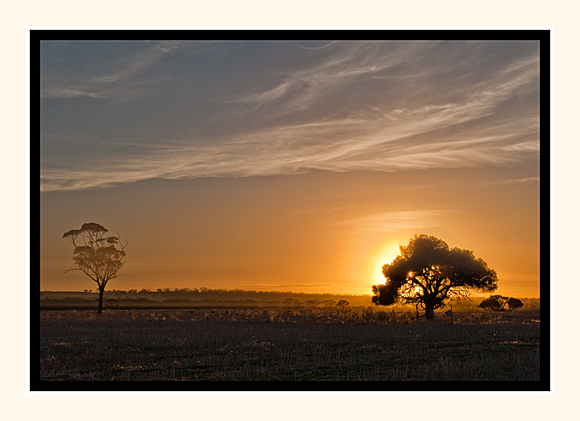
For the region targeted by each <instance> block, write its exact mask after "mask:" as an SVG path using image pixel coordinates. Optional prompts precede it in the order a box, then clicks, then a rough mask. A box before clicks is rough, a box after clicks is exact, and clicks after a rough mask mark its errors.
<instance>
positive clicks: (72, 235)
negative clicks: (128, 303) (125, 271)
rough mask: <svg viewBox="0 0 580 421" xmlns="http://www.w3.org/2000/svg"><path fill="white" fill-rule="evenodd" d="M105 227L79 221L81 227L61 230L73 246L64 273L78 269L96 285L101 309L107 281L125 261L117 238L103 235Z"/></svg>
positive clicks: (123, 249) (101, 308)
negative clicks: (70, 264) (71, 259)
mask: <svg viewBox="0 0 580 421" xmlns="http://www.w3.org/2000/svg"><path fill="white" fill-rule="evenodd" d="M107 232H108V230H107V229H106V228H105V227H103V226H102V225H100V224H97V223H94V222H90V223H86V224H83V226H82V227H81V229H78V230H77V229H73V230H70V231H67V232H65V233H64V235H63V238H66V239H67V240H68V241H70V242H71V243H72V245H73V246H74V251H73V262H74V263H73V265H72V267H71V268H70V269H67V270H66V271H65V272H64V273H67V272H69V271H72V270H80V271H81V272H83V273H84V274H85V275H87V276H88V277H89V278H91V279H92V280H93V281H95V282H96V283H97V285H98V286H99V308H98V310H97V313H102V312H103V294H104V292H105V287H106V286H107V282H109V281H110V280H111V279H114V278H116V277H117V276H120V275H117V273H118V272H119V269H121V268H122V267H123V265H124V264H125V247H127V243H126V242H125V244H121V243H120V240H119V237H114V236H111V237H106V236H105V234H106V233H107Z"/></svg>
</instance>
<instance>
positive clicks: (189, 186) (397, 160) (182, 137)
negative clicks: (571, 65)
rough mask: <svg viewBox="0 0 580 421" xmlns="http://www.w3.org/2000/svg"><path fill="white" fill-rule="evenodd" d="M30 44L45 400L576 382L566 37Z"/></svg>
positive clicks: (49, 38) (547, 387)
mask: <svg viewBox="0 0 580 421" xmlns="http://www.w3.org/2000/svg"><path fill="white" fill-rule="evenodd" d="M29 41H30V44H29V49H30V124H31V128H30V134H31V138H32V139H34V137H35V135H36V134H38V136H39V139H40V142H39V156H40V162H39V163H37V162H36V154H34V153H33V154H32V157H33V158H31V163H30V167H31V169H32V173H31V176H30V180H31V188H30V190H31V192H34V190H35V189H36V180H39V181H40V183H39V184H40V186H39V187H40V208H39V211H40V227H39V228H40V244H39V250H40V274H39V275H40V277H39V279H40V281H39V284H38V285H37V284H36V282H35V281H34V279H35V278H34V277H33V276H31V285H30V291H31V294H30V308H31V314H30V319H31V326H30V329H31V335H30V379H29V382H30V391H31V392H43V391H50V392H65V393H66V392H80V391H87V392H90V391H100V392H103V391H105V392H106V391H111V392H135V391H152V392H353V393H356V392H361V393H362V392H385V393H386V392H420V393H423V392H433V391H438V392H449V393H453V392H474V393H475V392H508V391H512V392H524V393H525V392H550V391H551V374H552V373H551V368H550V367H551V332H550V319H551V317H550V316H551V309H550V291H551V284H552V280H551V278H550V247H551V243H550V192H551V190H550V189H551V187H550V170H551V152H550V148H551V137H550V124H551V121H550V115H551V102H550V98H551V83H550V81H551V75H550V64H551V58H550V54H551V52H550V48H551V47H550V46H551V30H550V29H541V28H540V29H452V28H447V29H429V30H426V29H425V30H421V29H392V30H390V29H360V28H344V29H298V28H297V29H290V28H287V29H279V30H271V29H270V30H266V29H259V28H256V29H203V30H201V29H199V30H198V29H192V30H171V29H154V28H152V29H150V30H107V29H102V30H97V29H87V30H82V29H70V30H67V29H54V30H51V29H31V30H30V32H29ZM37 75H39V76H40V77H39V78H38V79H37ZM36 81H39V83H37V82H36ZM31 145H32V146H31V148H32V151H33V152H34V150H35V148H36V143H35V142H32V143H31ZM38 164H40V165H38ZM36 168H39V169H40V171H39V173H40V174H37V173H36ZM37 177H39V178H37ZM34 212H36V209H35V208H33V209H31V215H33V214H34ZM31 232H33V233H35V232H36V230H31ZM33 240H34V241H33ZM31 244H32V248H31V264H32V263H34V265H35V264H36V263H35V258H34V251H35V250H36V248H35V246H34V245H35V244H36V238H34V239H31ZM34 267H35V266H34ZM32 274H34V271H32ZM540 298H542V300H541V303H540Z"/></svg>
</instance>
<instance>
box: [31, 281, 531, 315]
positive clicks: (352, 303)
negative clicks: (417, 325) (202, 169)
mask: <svg viewBox="0 0 580 421" xmlns="http://www.w3.org/2000/svg"><path fill="white" fill-rule="evenodd" d="M97 296H98V294H97V292H95V291H91V290H85V291H83V292H76V291H41V292H40V307H41V308H46V309H49V308H92V307H93V306H94V305H95V303H96V300H97ZM483 299H484V297H474V298H473V299H472V300H471V301H468V300H464V301H461V302H456V303H452V305H453V308H454V309H455V310H457V311H469V310H475V309H477V306H478V305H479V303H480V302H481V301H482V300H483ZM520 300H521V301H522V302H523V303H524V307H523V309H525V310H532V309H539V308H540V300H539V299H538V298H520ZM104 306H105V308H203V307H207V308H209V307H215V308H219V307H222V308H226V307H248V308H255V307H268V308H274V307H285V308H300V307H327V308H328V307H336V308H355V307H369V306H373V307H375V306H374V305H373V304H372V302H371V296H370V295H346V294H326V293H301V292H290V291H288V292H277V291H247V290H241V289H234V290H226V289H209V288H205V287H201V288H193V289H190V288H174V289H172V288H159V289H157V290H148V289H141V290H137V289H130V290H128V291H123V290H116V289H112V290H110V291H105V303H104ZM391 309H392V310H394V311H414V310H415V308H414V307H413V306H399V305H397V306H392V307H388V310H389V311H390V310H391Z"/></svg>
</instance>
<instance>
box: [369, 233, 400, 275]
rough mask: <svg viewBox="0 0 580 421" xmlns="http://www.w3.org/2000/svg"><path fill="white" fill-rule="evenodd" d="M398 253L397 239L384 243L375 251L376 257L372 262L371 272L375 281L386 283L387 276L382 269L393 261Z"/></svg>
mask: <svg viewBox="0 0 580 421" xmlns="http://www.w3.org/2000/svg"><path fill="white" fill-rule="evenodd" d="M398 255H399V244H398V243H397V242H396V241H391V242H389V243H387V244H386V245H383V246H382V247H381V248H380V249H378V250H377V251H376V252H375V253H374V258H373V259H371V262H370V265H371V267H370V273H372V274H373V278H372V280H373V282H375V283H377V282H378V283H381V284H383V283H385V277H384V276H383V271H382V268H383V265H386V264H388V263H391V262H392V261H393V260H394V259H395V257H397V256H398Z"/></svg>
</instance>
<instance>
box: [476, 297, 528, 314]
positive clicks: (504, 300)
mask: <svg viewBox="0 0 580 421" xmlns="http://www.w3.org/2000/svg"><path fill="white" fill-rule="evenodd" d="M506 306H507V309H506ZM523 306H524V303H522V302H521V301H520V300H518V299H517V298H510V297H502V296H501V295H491V296H490V297H489V298H487V299H485V300H483V301H482V302H481V304H479V307H480V308H483V309H485V310H492V311H506V310H508V311H513V310H515V309H518V308H520V307H523Z"/></svg>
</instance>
